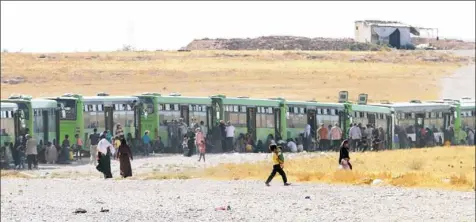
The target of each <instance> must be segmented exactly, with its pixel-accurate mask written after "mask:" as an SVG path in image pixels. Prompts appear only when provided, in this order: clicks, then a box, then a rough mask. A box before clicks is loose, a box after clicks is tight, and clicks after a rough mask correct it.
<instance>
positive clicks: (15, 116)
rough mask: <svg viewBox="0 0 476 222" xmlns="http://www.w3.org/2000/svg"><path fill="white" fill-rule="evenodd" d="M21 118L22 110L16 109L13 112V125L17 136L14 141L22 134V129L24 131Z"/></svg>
mask: <svg viewBox="0 0 476 222" xmlns="http://www.w3.org/2000/svg"><path fill="white" fill-rule="evenodd" d="M21 119H22V116H21V112H20V111H16V112H15V113H14V114H13V127H14V128H15V134H14V135H15V138H14V140H13V141H16V139H17V138H18V137H19V136H20V135H21V131H22V129H21V128H22V125H21Z"/></svg>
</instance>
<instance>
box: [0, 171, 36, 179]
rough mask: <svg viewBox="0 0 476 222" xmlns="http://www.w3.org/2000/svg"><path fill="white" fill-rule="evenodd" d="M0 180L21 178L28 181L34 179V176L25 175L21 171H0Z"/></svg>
mask: <svg viewBox="0 0 476 222" xmlns="http://www.w3.org/2000/svg"><path fill="white" fill-rule="evenodd" d="M0 178H23V179H29V178H34V175H31V174H28V173H25V172H23V171H16V170H1V171H0Z"/></svg>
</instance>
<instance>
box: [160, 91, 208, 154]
mask: <svg viewBox="0 0 476 222" xmlns="http://www.w3.org/2000/svg"><path fill="white" fill-rule="evenodd" d="M158 101H159V102H158V103H159V106H158V110H159V111H158V113H159V120H160V122H159V136H160V137H161V139H162V141H163V143H164V144H165V146H167V147H171V145H172V144H171V141H169V129H168V123H170V122H171V121H173V120H179V119H180V118H182V119H183V121H184V123H185V124H187V126H190V125H192V124H200V123H201V122H203V127H202V128H204V131H205V132H204V134H205V135H208V134H209V133H210V132H211V131H210V130H208V129H210V126H211V117H212V113H211V99H210V98H208V97H188V96H182V95H180V94H178V93H173V94H170V95H168V96H160V97H158Z"/></svg>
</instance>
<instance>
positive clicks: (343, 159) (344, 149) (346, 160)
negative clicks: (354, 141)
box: [339, 140, 352, 170]
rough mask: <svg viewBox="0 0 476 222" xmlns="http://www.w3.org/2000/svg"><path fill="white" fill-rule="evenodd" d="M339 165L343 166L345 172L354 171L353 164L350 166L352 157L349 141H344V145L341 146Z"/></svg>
mask: <svg viewBox="0 0 476 222" xmlns="http://www.w3.org/2000/svg"><path fill="white" fill-rule="evenodd" d="M339 165H341V166H342V168H343V169H345V170H348V169H350V170H352V164H350V156H349V141H348V140H344V141H343V142H342V145H341V146H340V153H339Z"/></svg>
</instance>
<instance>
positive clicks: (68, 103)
mask: <svg viewBox="0 0 476 222" xmlns="http://www.w3.org/2000/svg"><path fill="white" fill-rule="evenodd" d="M56 101H57V102H58V105H59V106H60V107H61V112H62V114H61V115H60V119H61V120H76V100H74V99H57V100H56Z"/></svg>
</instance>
